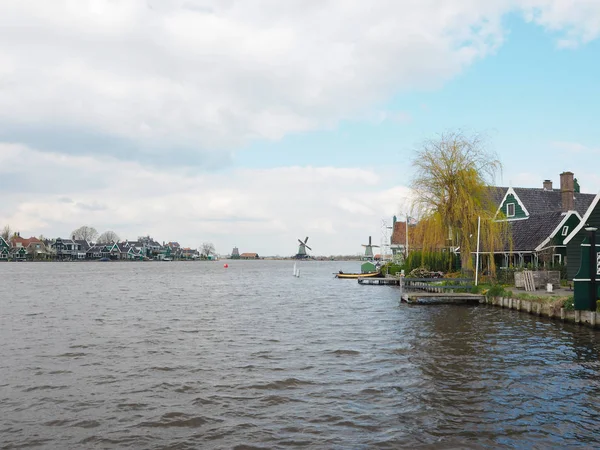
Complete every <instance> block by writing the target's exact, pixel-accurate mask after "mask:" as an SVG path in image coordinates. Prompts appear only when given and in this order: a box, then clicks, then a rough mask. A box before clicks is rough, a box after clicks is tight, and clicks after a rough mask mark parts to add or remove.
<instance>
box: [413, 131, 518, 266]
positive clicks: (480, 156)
mask: <svg viewBox="0 0 600 450" xmlns="http://www.w3.org/2000/svg"><path fill="white" fill-rule="evenodd" d="M412 164H413V167H414V168H415V169H416V173H415V177H414V179H413V181H412V189H413V192H414V196H415V197H414V207H415V208H416V210H417V214H418V215H419V219H420V221H419V224H418V226H417V227H416V229H415V241H416V243H418V244H420V246H421V248H423V249H424V250H428V251H433V250H440V249H441V248H444V247H446V248H447V247H455V248H456V247H459V248H460V254H461V262H462V267H463V269H472V268H473V259H472V253H473V252H474V251H475V250H476V245H477V242H476V236H477V222H478V217H481V251H485V252H486V253H488V254H489V253H493V251H494V250H496V249H498V248H500V247H502V246H504V245H505V243H506V242H507V238H508V237H507V236H508V233H507V230H508V225H507V224H506V222H504V221H497V220H495V219H497V217H495V216H496V211H497V205H495V204H494V202H493V200H492V197H491V189H490V187H489V186H490V185H492V184H493V181H494V179H495V176H496V174H497V173H498V172H501V171H502V164H501V163H500V161H499V159H498V158H497V156H496V154H495V153H493V152H491V151H488V150H487V149H486V146H485V141H484V140H483V139H482V137H481V136H479V135H466V134H464V133H462V132H460V131H452V132H447V133H443V134H441V135H439V136H438V137H436V138H434V139H429V140H427V141H425V142H424V143H423V144H422V147H421V148H420V150H418V151H417V153H416V154H415V156H414V160H413V163H412ZM489 264H490V268H491V269H494V268H495V266H494V258H493V257H491V258H490V261H489Z"/></svg>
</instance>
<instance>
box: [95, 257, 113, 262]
mask: <svg viewBox="0 0 600 450" xmlns="http://www.w3.org/2000/svg"><path fill="white" fill-rule="evenodd" d="M98 261H102V262H107V261H110V258H106V257H104V258H100V259H99V260H98Z"/></svg>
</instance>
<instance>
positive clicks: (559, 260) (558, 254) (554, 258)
mask: <svg viewBox="0 0 600 450" xmlns="http://www.w3.org/2000/svg"><path fill="white" fill-rule="evenodd" d="M557 257H558V258H557ZM557 259H558V264H562V255H561V254H560V253H554V254H553V255H552V263H553V264H556V260H557Z"/></svg>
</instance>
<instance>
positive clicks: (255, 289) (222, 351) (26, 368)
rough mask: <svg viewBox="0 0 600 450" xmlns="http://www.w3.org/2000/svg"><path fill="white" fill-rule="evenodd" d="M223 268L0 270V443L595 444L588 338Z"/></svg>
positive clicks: (305, 278)
mask: <svg viewBox="0 0 600 450" xmlns="http://www.w3.org/2000/svg"><path fill="white" fill-rule="evenodd" d="M229 263H230V268H229V269H224V268H223V267H222V263H199V262H198V263H176V262H173V263H21V264H16V263H6V264H0V276H1V278H0V279H1V280H2V288H1V289H2V290H1V299H0V339H1V344H2V345H1V346H0V448H20V447H36V446H39V447H41V448H60V449H69V448H152V449H157V448H172V449H175V448H178V449H187V448H240V449H241V448H289V447H302V446H305V447H310V448H403V447H406V448H490V447H494V448H502V447H506V448H509V447H519V448H550V447H553V448H565V447H571V448H572V447H576V446H581V447H583V448H591V447H597V446H600V434H598V433H597V432H596V429H597V423H598V419H599V417H598V413H599V411H600V407H599V406H598V398H599V396H598V394H599V393H600V390H599V388H600V376H599V371H598V369H599V362H598V355H599V353H600V342H599V335H598V334H597V333H596V332H593V331H589V330H586V329H579V328H575V327H572V326H566V325H562V324H559V323H554V322H547V321H544V320H541V319H538V318H536V317H532V316H527V315H522V314H519V313H517V312H514V311H506V310H501V309H495V308H492V307H485V306H479V307H458V306H454V307H452V306H447V307H446V306H408V305H400V304H399V303H398V291H397V290H396V288H394V287H388V286H359V285H358V283H356V281H352V280H337V279H334V278H333V275H332V274H333V272H336V271H337V270H339V269H342V270H344V271H352V270H354V269H356V266H358V264H357V263H331V262H326V263H321V262H303V263H301V277H300V278H294V277H292V263H290V262H276V261H273V262H270V261H256V262H254V261H251V262H250V261H249V262H242V261H240V262H229Z"/></svg>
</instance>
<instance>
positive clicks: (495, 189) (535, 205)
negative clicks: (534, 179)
mask: <svg viewBox="0 0 600 450" xmlns="http://www.w3.org/2000/svg"><path fill="white" fill-rule="evenodd" d="M507 190H508V188H507V187H499V186H489V187H488V192H489V193H490V196H491V198H492V200H493V201H494V203H495V204H496V205H497V206H500V202H501V201H502V199H503V198H504V195H505V194H506V191H507ZM513 190H514V191H515V193H516V194H517V196H518V197H519V198H520V199H521V201H522V202H523V205H524V206H525V208H527V211H529V214H532V215H533V214H544V213H547V212H550V211H562V194H561V191H560V189H552V190H545V189H543V188H521V187H516V188H513ZM595 196H596V195H595V194H583V193H579V192H575V194H574V202H573V203H574V209H575V211H577V212H578V213H579V214H581V215H583V214H585V212H586V211H587V209H588V208H589V207H590V205H591V204H592V201H593V200H594V197H595Z"/></svg>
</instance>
